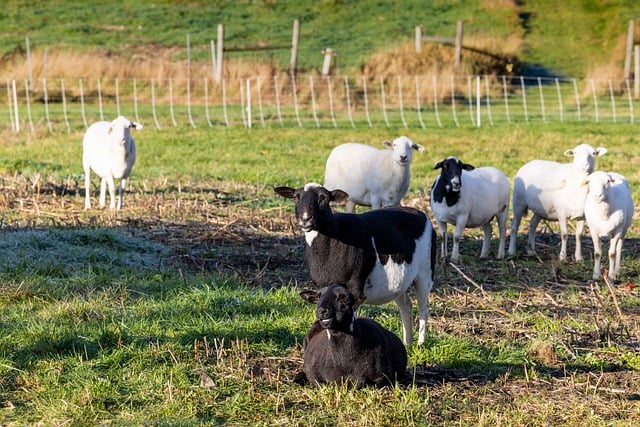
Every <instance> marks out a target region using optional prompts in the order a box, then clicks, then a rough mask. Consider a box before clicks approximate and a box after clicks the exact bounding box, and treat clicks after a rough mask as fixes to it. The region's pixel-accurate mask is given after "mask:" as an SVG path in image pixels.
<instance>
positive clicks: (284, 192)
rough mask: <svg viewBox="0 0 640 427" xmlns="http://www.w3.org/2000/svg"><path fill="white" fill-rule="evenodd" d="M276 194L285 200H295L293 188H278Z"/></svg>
mask: <svg viewBox="0 0 640 427" xmlns="http://www.w3.org/2000/svg"><path fill="white" fill-rule="evenodd" d="M273 191H275V192H276V194H279V195H280V196H282V197H284V198H285V199H293V194H294V193H295V191H296V190H295V189H294V188H291V187H276V188H274V189H273Z"/></svg>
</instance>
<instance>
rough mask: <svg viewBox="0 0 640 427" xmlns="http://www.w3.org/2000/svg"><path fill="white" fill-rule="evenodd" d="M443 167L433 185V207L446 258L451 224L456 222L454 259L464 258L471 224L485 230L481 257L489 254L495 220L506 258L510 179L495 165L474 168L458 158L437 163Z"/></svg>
mask: <svg viewBox="0 0 640 427" xmlns="http://www.w3.org/2000/svg"><path fill="white" fill-rule="evenodd" d="M434 169H441V172H440V176H438V177H437V178H436V180H435V182H434V183H433V186H432V187H431V200H430V203H431V210H432V211H433V214H434V216H435V218H436V223H437V224H438V230H439V231H440V236H441V241H442V245H441V246H442V253H441V256H442V259H445V258H446V254H447V224H453V225H455V227H456V228H455V231H454V232H453V250H452V252H451V260H452V261H454V262H457V261H459V259H460V251H459V247H460V238H461V237H462V233H463V232H464V229H465V228H467V227H471V228H473V227H481V228H482V231H483V237H484V238H483V241H482V250H481V251H480V258H486V257H488V256H489V248H490V246H491V220H492V219H493V218H494V217H496V218H497V221H498V230H499V243H498V258H504V248H505V240H506V235H507V219H508V217H509V193H510V191H511V185H510V184H509V178H507V176H506V175H505V174H504V173H503V172H502V171H500V170H498V169H496V168H494V167H490V166H487V167H482V168H477V169H476V168H474V167H473V166H471V165H469V164H467V163H463V162H462V161H460V160H459V159H457V158H455V157H448V158H446V159H444V160H442V161H441V162H438V163H436V165H435V166H434Z"/></svg>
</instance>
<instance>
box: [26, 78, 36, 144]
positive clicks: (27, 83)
mask: <svg viewBox="0 0 640 427" xmlns="http://www.w3.org/2000/svg"><path fill="white" fill-rule="evenodd" d="M30 90H31V89H30V86H29V80H25V81H24V95H25V99H26V101H27V118H28V119H29V128H30V129H31V132H33V131H34V128H33V119H32V118H31V98H30V96H29V91H30Z"/></svg>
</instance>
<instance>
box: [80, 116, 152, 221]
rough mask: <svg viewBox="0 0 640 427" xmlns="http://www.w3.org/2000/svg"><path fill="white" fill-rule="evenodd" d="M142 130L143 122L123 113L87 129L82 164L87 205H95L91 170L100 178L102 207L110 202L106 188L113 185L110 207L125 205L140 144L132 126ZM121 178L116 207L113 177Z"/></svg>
mask: <svg viewBox="0 0 640 427" xmlns="http://www.w3.org/2000/svg"><path fill="white" fill-rule="evenodd" d="M131 128H134V129H142V125H141V124H140V123H137V122H132V121H130V120H129V119H127V118H126V117H123V116H119V117H118V118H116V119H115V120H114V121H112V122H107V121H100V122H96V123H93V124H92V125H91V126H89V129H87V132H86V133H85V134H84V139H83V140H82V165H83V166H84V187H85V199H84V208H85V209H90V208H91V199H90V197H89V195H90V188H89V187H90V186H91V170H93V171H94V172H95V173H96V175H98V176H99V177H100V207H101V208H104V206H105V201H106V194H105V187H106V185H109V197H110V201H109V208H110V209H116V208H117V209H121V208H122V193H123V192H124V188H125V184H126V180H127V178H128V177H129V175H130V174H131V169H132V168H133V163H134V162H135V161H136V143H135V141H134V140H133V138H132V137H131V133H130V129H131ZM114 178H115V179H120V186H119V187H118V204H117V206H116V202H115V197H114V192H115V184H114V182H113V180H114Z"/></svg>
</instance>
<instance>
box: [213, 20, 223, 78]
mask: <svg viewBox="0 0 640 427" xmlns="http://www.w3.org/2000/svg"><path fill="white" fill-rule="evenodd" d="M223 37H224V27H223V26H222V24H218V51H217V52H216V69H215V74H214V76H213V79H214V80H215V81H216V83H220V82H221V81H222V52H223V51H224V46H223V44H224V41H223Z"/></svg>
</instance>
